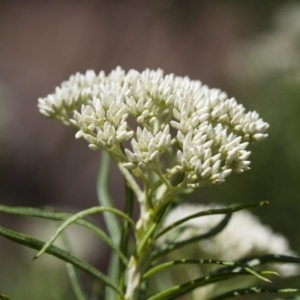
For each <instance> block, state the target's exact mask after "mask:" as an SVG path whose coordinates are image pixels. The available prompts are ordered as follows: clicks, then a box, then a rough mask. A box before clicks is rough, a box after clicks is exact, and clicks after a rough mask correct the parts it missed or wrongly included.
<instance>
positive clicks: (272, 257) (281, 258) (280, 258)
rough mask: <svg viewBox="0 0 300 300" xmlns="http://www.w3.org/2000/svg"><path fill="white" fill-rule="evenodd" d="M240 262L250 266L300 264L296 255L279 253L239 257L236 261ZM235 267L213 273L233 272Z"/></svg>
mask: <svg viewBox="0 0 300 300" xmlns="http://www.w3.org/2000/svg"><path fill="white" fill-rule="evenodd" d="M237 262H238V263H240V264H243V265H246V266H249V267H251V268H253V267H256V266H260V265H263V264H266V263H294V264H300V259H299V258H297V257H292V256H288V255H279V254H266V255H260V256H251V257H246V258H243V259H240V260H238V261H237ZM235 271H236V267H231V266H229V267H225V268H221V269H219V270H217V271H216V272H215V273H223V272H226V273H227V272H235Z"/></svg>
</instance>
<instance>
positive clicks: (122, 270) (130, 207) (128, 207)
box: [119, 181, 134, 291]
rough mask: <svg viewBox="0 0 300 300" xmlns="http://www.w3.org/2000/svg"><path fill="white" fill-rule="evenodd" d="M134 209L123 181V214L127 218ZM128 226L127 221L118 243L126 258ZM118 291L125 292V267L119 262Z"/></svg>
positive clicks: (130, 192) (128, 190)
mask: <svg viewBox="0 0 300 300" xmlns="http://www.w3.org/2000/svg"><path fill="white" fill-rule="evenodd" d="M133 207H134V193H133V190H132V189H131V187H130V186H129V185H128V183H127V181H125V210H124V212H125V214H126V215H128V216H129V217H131V216H132V214H133ZM129 225H130V224H129V223H128V221H124V226H123V234H122V238H121V243H120V249H121V251H122V253H124V254H125V255H126V256H127V255H128V246H129V245H128V243H129V234H130V226H129ZM119 289H120V290H121V291H124V290H125V267H124V265H122V264H121V262H120V271H119Z"/></svg>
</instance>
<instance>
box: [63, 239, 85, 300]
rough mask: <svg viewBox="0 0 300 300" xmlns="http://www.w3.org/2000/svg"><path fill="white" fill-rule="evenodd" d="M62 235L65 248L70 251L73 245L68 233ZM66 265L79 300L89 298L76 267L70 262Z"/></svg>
mask: <svg viewBox="0 0 300 300" xmlns="http://www.w3.org/2000/svg"><path fill="white" fill-rule="evenodd" d="M61 237H62V241H63V244H64V246H65V248H66V249H67V250H68V251H69V252H70V249H71V245H70V242H69V239H68V237H67V235H66V234H62V236H61ZM66 267H67V271H68V275H69V279H70V283H71V286H72V288H73V292H74V294H75V296H76V298H77V300H85V299H87V296H86V293H85V292H84V289H83V285H82V283H81V281H80V279H79V277H78V274H77V272H76V269H75V267H74V266H73V265H72V264H70V263H66Z"/></svg>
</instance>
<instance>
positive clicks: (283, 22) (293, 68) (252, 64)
mask: <svg viewBox="0 0 300 300" xmlns="http://www.w3.org/2000/svg"><path fill="white" fill-rule="evenodd" d="M231 62H232V64H233V73H234V74H235V75H236V77H239V78H240V77H246V78H248V79H249V78H250V79H254V80H255V79H257V78H259V80H260V79H261V76H263V77H269V76H274V75H276V76H277V75H296V74H297V73H298V74H299V67H300V5H299V4H296V3H293V4H288V5H284V6H282V8H281V9H280V10H279V11H277V13H276V14H275V15H274V17H273V19H272V22H271V29H270V30H269V31H266V32H265V33H263V34H260V35H258V36H256V37H255V38H254V39H252V40H249V41H247V42H246V43H244V44H243V45H242V46H241V47H239V49H237V51H234V53H233V55H232V59H231ZM241 70H242V71H241Z"/></svg>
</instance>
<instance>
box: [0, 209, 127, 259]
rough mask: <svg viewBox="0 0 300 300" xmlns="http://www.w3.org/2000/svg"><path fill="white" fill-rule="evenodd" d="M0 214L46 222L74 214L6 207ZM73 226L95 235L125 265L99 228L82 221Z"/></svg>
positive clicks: (77, 221) (122, 255) (78, 220)
mask: <svg viewBox="0 0 300 300" xmlns="http://www.w3.org/2000/svg"><path fill="white" fill-rule="evenodd" d="M0 212H2V213H6V214H12V215H18V216H23V217H34V218H42V219H47V220H54V221H66V220H68V219H69V218H71V217H72V216H73V215H74V214H72V213H67V212H61V211H53V210H49V209H39V208H33V207H22V206H17V207H11V206H6V205H0ZM75 224H78V225H80V226H83V227H85V228H87V229H89V230H91V231H92V232H93V233H94V234H96V235H97V236H98V237H99V238H100V239H101V240H102V241H103V242H105V243H106V244H107V245H108V246H110V247H111V248H112V249H113V250H114V251H115V252H116V253H117V255H118V256H119V258H120V259H121V260H122V261H123V263H124V264H127V258H126V256H125V255H124V254H123V253H122V252H121V250H120V248H119V246H116V245H115V244H114V243H113V242H112V239H111V238H110V237H109V236H108V235H107V234H106V233H105V232H104V231H103V230H101V229H100V228H99V227H97V226H96V225H94V224H93V223H91V222H89V221H87V220H84V219H77V220H76V221H75Z"/></svg>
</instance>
